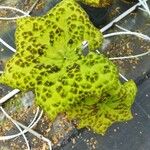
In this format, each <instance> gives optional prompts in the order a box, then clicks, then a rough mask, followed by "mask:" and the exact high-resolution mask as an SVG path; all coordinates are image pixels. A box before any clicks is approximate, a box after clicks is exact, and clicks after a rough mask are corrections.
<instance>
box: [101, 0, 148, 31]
mask: <svg viewBox="0 0 150 150" xmlns="http://www.w3.org/2000/svg"><path fill="white" fill-rule="evenodd" d="M146 1H147V0H146ZM141 5H142V4H141V3H140V2H139V3H137V4H135V5H134V6H133V7H131V8H129V9H128V10H126V11H125V12H124V13H122V14H121V15H119V16H118V17H117V18H115V19H114V20H113V21H111V22H110V23H109V24H107V25H106V26H104V27H103V28H102V29H100V31H101V32H105V31H106V30H108V29H109V28H111V27H112V26H113V25H114V24H115V23H117V22H118V21H120V20H122V19H123V18H124V17H126V16H127V15H129V14H130V13H131V12H133V11H134V10H135V9H136V8H137V7H139V6H141Z"/></svg>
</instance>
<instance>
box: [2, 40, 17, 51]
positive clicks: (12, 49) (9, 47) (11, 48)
mask: <svg viewBox="0 0 150 150" xmlns="http://www.w3.org/2000/svg"><path fill="white" fill-rule="evenodd" d="M0 43H2V44H3V45H4V46H6V47H7V48H8V49H10V50H11V51H12V52H16V50H15V49H14V48H13V47H12V46H10V45H9V44H7V43H6V42H5V41H4V40H3V39H1V38H0Z"/></svg>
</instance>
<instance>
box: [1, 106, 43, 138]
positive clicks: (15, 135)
mask: <svg viewBox="0 0 150 150" xmlns="http://www.w3.org/2000/svg"><path fill="white" fill-rule="evenodd" d="M38 114H39V107H38V108H37V110H36V114H35V116H34V118H33V120H32V121H31V123H30V124H29V126H28V128H33V127H34V126H35V125H36V124H37V123H38V122H39V120H40V119H41V117H42V114H43V111H41V113H40V115H39V117H38ZM37 117H38V118H37ZM36 119H37V120H36ZM26 132H28V131H27V130H26V129H25V130H23V131H22V132H19V133H17V134H13V135H8V136H0V140H10V139H13V138H16V137H18V136H20V135H21V134H22V133H24V134H25V133H26Z"/></svg>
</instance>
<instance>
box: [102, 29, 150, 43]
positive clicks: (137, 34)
mask: <svg viewBox="0 0 150 150" xmlns="http://www.w3.org/2000/svg"><path fill="white" fill-rule="evenodd" d="M116 35H135V36H137V37H140V38H143V39H144V40H147V41H150V37H149V36H147V35H144V34H142V33H137V32H131V31H128V32H127V31H125V32H114V33H108V34H105V35H104V38H108V37H112V36H116Z"/></svg>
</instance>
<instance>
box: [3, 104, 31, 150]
mask: <svg viewBox="0 0 150 150" xmlns="http://www.w3.org/2000/svg"><path fill="white" fill-rule="evenodd" d="M0 109H1V111H2V112H3V114H4V115H5V116H6V117H7V118H8V119H9V120H11V122H12V123H13V124H14V125H15V126H16V127H17V128H18V130H19V131H20V133H21V134H22V136H23V138H24V140H25V142H26V144H27V148H28V150H30V146H29V142H28V140H27V138H26V136H25V135H24V133H22V130H21V128H20V127H19V125H18V124H17V123H16V122H15V120H13V119H12V118H11V117H10V116H9V115H8V114H7V113H6V111H5V110H4V109H3V107H2V106H0Z"/></svg>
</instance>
